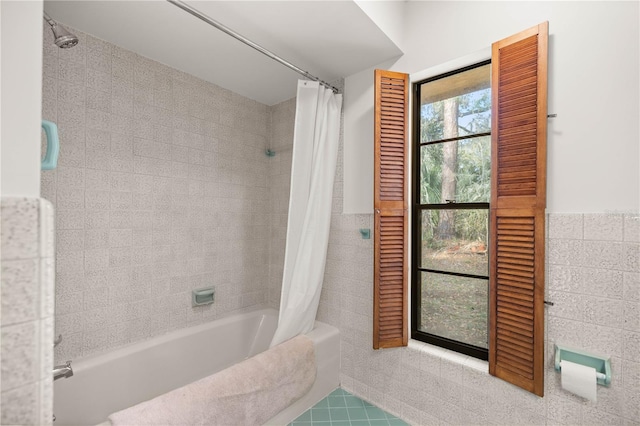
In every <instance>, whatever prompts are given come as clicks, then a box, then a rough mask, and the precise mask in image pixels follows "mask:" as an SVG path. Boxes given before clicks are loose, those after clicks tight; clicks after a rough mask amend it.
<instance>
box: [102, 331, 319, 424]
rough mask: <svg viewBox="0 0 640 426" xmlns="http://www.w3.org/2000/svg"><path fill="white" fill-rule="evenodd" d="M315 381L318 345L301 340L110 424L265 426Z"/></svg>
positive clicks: (117, 415)
mask: <svg viewBox="0 0 640 426" xmlns="http://www.w3.org/2000/svg"><path fill="white" fill-rule="evenodd" d="M220 350H221V351H223V350H224V347H220ZM315 378H316V365H315V353H314V349H313V342H312V341H311V339H309V338H308V337H306V336H297V337H294V338H293V339H291V340H288V341H286V342H284V343H282V344H280V345H277V346H274V347H273V348H271V349H269V350H267V351H265V352H262V353H260V354H258V355H256V356H254V357H252V358H249V359H247V360H245V361H242V362H240V363H238V364H236V365H234V366H232V367H229V368H227V369H225V370H223V371H220V372H218V373H216V374H213V375H211V376H209V377H205V378H203V379H200V380H198V381H196V382H193V383H191V384H188V385H186V386H183V387H181V388H178V389H174V390H172V391H170V392H167V393H166V394H164V395H160V396H158V397H156V398H154V399H151V400H149V401H145V402H142V403H140V404H138V405H134V406H133V407H130V408H127V409H125V410H122V411H118V412H116V413H113V414H111V415H110V416H109V420H111V423H112V424H113V425H114V426H124V425H135V426H143V425H189V426H191V425H261V424H264V422H266V421H267V420H269V419H270V418H272V417H273V416H275V415H276V414H277V413H279V412H280V411H281V410H283V409H284V408H286V407H288V406H289V405H290V404H292V403H293V402H295V401H296V400H297V399H299V398H301V397H302V396H304V394H306V393H307V392H308V391H309V389H311V386H312V385H313V382H314V381H315Z"/></svg>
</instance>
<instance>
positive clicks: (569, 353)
mask: <svg viewBox="0 0 640 426" xmlns="http://www.w3.org/2000/svg"><path fill="white" fill-rule="evenodd" d="M554 348H555V354H556V356H555V369H556V371H560V363H561V362H562V361H569V362H573V363H575V364H582V365H586V366H587V367H592V368H595V370H596V378H597V382H598V384H599V385H603V386H607V387H608V386H609V385H611V357H609V356H604V355H594V354H591V353H588V352H585V351H582V350H580V349H574V348H570V347H567V346H562V345H554Z"/></svg>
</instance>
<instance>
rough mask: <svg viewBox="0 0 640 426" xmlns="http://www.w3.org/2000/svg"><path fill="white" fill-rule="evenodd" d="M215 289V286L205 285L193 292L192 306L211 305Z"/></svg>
mask: <svg viewBox="0 0 640 426" xmlns="http://www.w3.org/2000/svg"><path fill="white" fill-rule="evenodd" d="M214 295H215V289H214V288H213V287H203V288H198V289H195V290H193V291H192V292H191V306H202V305H210V304H212V303H213V299H214Z"/></svg>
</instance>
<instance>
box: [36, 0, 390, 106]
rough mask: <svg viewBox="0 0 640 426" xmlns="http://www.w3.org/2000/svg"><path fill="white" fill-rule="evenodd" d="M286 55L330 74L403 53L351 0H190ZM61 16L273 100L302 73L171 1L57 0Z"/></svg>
mask: <svg viewBox="0 0 640 426" xmlns="http://www.w3.org/2000/svg"><path fill="white" fill-rule="evenodd" d="M186 3H188V4H189V5H190V6H192V7H194V8H195V9H198V10H199V11H200V12H202V13H204V14H205V15H207V16H209V17H210V18H212V19H214V20H216V21H218V22H220V23H222V24H223V25H225V26H227V27H229V28H230V29H232V30H234V31H236V32H237V33H239V34H241V35H243V36H244V37H246V38H248V39H249V40H251V41H253V42H254V43H257V44H258V45H260V46H262V47H264V48H266V49H268V50H270V51H271V52H273V53H275V54H276V55H278V56H280V57H282V58H283V59H285V60H286V61H289V62H290V63H292V64H294V65H296V66H298V67H300V68H302V69H304V70H306V71H308V72H310V73H311V74H313V75H315V76H317V77H318V78H320V79H322V80H325V81H328V82H331V81H334V80H336V79H339V78H341V77H346V76H349V75H351V74H354V73H357V72H359V71H362V70H364V69H366V68H369V67H371V66H373V65H376V64H379V63H381V62H384V61H386V60H388V59H392V58H395V57H398V56H400V55H401V54H402V52H401V51H400V49H399V48H398V47H397V46H396V45H395V44H394V43H393V42H392V41H391V40H390V39H389V38H388V37H387V36H386V35H385V34H384V32H383V31H382V30H380V28H379V27H378V26H376V24H375V23H374V22H373V21H372V20H371V19H370V18H369V17H368V15H367V14H366V13H365V12H363V11H362V9H361V8H360V7H359V6H358V5H357V4H356V3H355V2H354V1H351V0H342V1H305V0H300V1H188V2H186ZM44 9H45V11H46V12H47V13H48V14H49V15H50V16H51V17H52V18H53V19H55V20H57V21H58V22H60V23H62V24H64V25H68V26H69V27H72V28H75V29H77V30H80V31H82V32H85V33H88V34H91V35H93V36H95V37H98V38H101V39H103V40H106V41H109V42H110V43H113V44H115V45H118V46H120V47H123V48H125V49H128V50H132V51H134V52H136V53H139V54H140V55H143V56H146V57H148V58H151V59H153V60H156V61H158V62H161V63H164V64H166V65H169V66H171V67H173V68H177V69H179V70H182V71H185V72H187V73H189V74H192V75H195V76H197V77H199V78H201V79H203V80H206V81H209V82H211V83H214V84H216V85H218V86H221V87H224V88H226V89H229V90H232V91H234V92H236V93H238V94H240V95H243V96H246V97H248V98H251V99H254V100H256V101H258V102H261V103H264V104H266V105H274V104H277V103H279V102H282V101H284V100H286V99H290V98H292V97H294V96H295V94H296V80H297V79H298V78H300V76H299V75H298V74H297V73H296V72H294V71H292V70H290V69H288V68H287V67H285V66H283V65H282V64H279V63H277V62H276V61H274V60H272V59H270V58H268V57H266V56H264V55H263V54H261V53H260V52H258V51H256V50H254V49H252V48H250V47H249V46H246V45H244V44H242V43H241V42H239V41H238V40H236V39H234V38H232V37H231V36H229V35H227V34H224V33H223V32H221V31H219V30H217V29H216V28H214V27H212V26H210V25H208V24H207V23H205V22H203V21H201V20H200V19H198V18H196V17H194V16H192V15H190V14H188V13H187V12H185V11H183V10H182V9H179V8H178V7H176V6H175V5H172V4H170V3H168V2H166V1H161V0H153V1H53V0H46V1H45V4H44Z"/></svg>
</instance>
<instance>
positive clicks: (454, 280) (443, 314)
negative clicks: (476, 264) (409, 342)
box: [419, 272, 489, 348]
mask: <svg viewBox="0 0 640 426" xmlns="http://www.w3.org/2000/svg"><path fill="white" fill-rule="evenodd" d="M421 274H422V277H421V281H422V300H421V302H422V303H421V307H420V325H419V327H420V331H423V332H425V333H430V334H435V335H437V336H440V337H446V338H448V339H452V340H457V341H459V342H463V343H467V344H470V345H474V346H478V347H481V348H487V347H488V344H487V340H488V339H487V301H488V286H489V281H488V280H484V279H477V278H463V277H455V276H451V275H444V274H437V273H430V272H422V273H421Z"/></svg>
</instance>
